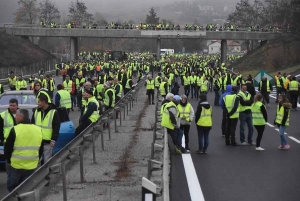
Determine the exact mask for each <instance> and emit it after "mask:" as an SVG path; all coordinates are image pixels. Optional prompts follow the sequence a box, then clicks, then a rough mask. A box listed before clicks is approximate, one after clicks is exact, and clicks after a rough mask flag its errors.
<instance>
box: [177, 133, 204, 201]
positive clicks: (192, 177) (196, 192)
mask: <svg viewBox="0 0 300 201" xmlns="http://www.w3.org/2000/svg"><path fill="white" fill-rule="evenodd" d="M181 145H182V147H184V146H185V139H184V135H183V136H182V143H181ZM181 156H182V162H183V166H184V171H185V176H186V180H187V183H188V187H189V192H190V197H191V201H205V200H204V196H203V192H202V190H201V186H200V183H199V180H198V176H197V173H196V170H195V166H194V163H193V160H192V157H191V154H181Z"/></svg>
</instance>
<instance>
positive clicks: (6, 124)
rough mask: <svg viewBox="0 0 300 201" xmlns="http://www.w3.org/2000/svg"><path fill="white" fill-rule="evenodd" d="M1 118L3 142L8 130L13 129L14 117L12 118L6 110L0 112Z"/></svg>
mask: <svg viewBox="0 0 300 201" xmlns="http://www.w3.org/2000/svg"><path fill="white" fill-rule="evenodd" d="M0 115H1V118H2V119H3V135H4V142H5V141H6V139H7V138H8V135H9V133H10V130H11V128H12V127H14V116H12V115H11V114H10V113H9V111H8V110H6V111H4V112H1V114H0Z"/></svg>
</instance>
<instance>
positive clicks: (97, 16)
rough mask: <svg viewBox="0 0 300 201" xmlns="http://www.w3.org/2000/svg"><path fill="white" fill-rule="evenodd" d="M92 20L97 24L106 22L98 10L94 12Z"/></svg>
mask: <svg viewBox="0 0 300 201" xmlns="http://www.w3.org/2000/svg"><path fill="white" fill-rule="evenodd" d="M94 20H95V22H97V24H99V25H105V24H107V21H106V19H105V17H104V16H103V15H102V14H101V13H100V12H96V13H95V14H94Z"/></svg>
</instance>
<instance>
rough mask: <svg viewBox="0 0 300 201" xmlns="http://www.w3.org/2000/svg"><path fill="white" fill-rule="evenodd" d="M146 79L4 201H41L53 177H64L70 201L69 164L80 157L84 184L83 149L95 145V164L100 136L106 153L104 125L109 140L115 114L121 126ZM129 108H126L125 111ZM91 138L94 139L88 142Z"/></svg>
mask: <svg viewBox="0 0 300 201" xmlns="http://www.w3.org/2000/svg"><path fill="white" fill-rule="evenodd" d="M145 79H146V77H144V78H143V79H142V80H141V81H140V82H139V83H138V84H137V85H136V86H135V88H134V89H133V90H131V91H130V92H128V93H127V94H126V95H125V96H124V97H122V99H121V100H120V101H119V102H118V103H117V104H116V106H115V108H113V109H112V110H109V111H106V112H104V113H103V114H102V116H101V117H100V118H99V120H98V121H97V122H96V123H92V124H90V125H89V126H88V127H87V128H86V129H85V130H84V131H82V132H81V133H80V134H79V135H78V136H76V137H75V138H74V139H73V140H72V141H71V142H69V143H68V144H67V145H66V146H65V147H64V148H63V149H61V150H60V151H59V152H57V153H56V154H55V155H54V156H53V157H52V158H51V159H50V160H49V161H48V162H46V163H45V164H44V165H42V166H41V167H39V168H38V169H37V170H36V171H35V172H34V173H33V174H32V175H31V176H30V177H29V178H27V179H26V180H25V181H24V182H23V183H22V184H20V185H19V186H18V187H17V188H15V189H14V190H13V191H12V192H11V193H9V194H8V195H7V196H5V197H4V198H3V199H2V201H16V200H18V201H19V200H22V201H24V200H28V201H33V200H35V201H37V200H39V199H40V190H41V189H42V188H43V187H44V186H45V184H47V183H48V182H49V180H47V179H46V177H47V176H48V175H50V174H61V178H62V183H63V200H64V201H67V180H66V172H67V170H66V165H67V164H68V163H69V162H70V161H72V159H75V158H77V156H78V155H79V156H80V181H81V182H84V165H83V147H84V146H87V145H90V144H92V152H93V153H92V155H93V163H94V164H95V163H96V152H95V147H96V145H95V140H96V139H97V137H99V135H101V141H102V142H101V146H102V150H104V140H103V135H104V132H103V124H108V135H109V138H110V124H111V119H113V118H114V117H115V116H116V113H117V112H118V113H120V115H119V117H120V123H121V119H122V115H121V113H123V114H124V116H123V118H124V119H125V110H127V115H128V109H129V110H132V107H133V105H134V104H133V102H134V101H138V92H139V89H140V88H141V87H143V86H144V82H145ZM125 108H126V109H125ZM114 119H115V120H114V123H115V129H117V121H116V118H114ZM89 138H91V139H89Z"/></svg>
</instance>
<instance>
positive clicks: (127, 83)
mask: <svg viewBox="0 0 300 201" xmlns="http://www.w3.org/2000/svg"><path fill="white" fill-rule="evenodd" d="M130 81H131V79H128V80H127V82H126V85H125V88H126V89H131V87H130V85H129V82H130Z"/></svg>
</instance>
